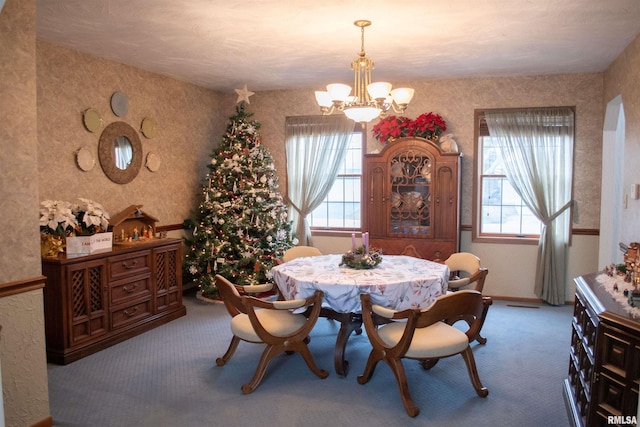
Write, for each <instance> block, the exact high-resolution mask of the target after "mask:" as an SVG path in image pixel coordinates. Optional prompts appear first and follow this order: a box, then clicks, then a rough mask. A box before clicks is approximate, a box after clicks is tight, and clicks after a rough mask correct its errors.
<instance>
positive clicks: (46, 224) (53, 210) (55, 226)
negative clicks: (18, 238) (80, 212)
mask: <svg viewBox="0 0 640 427" xmlns="http://www.w3.org/2000/svg"><path fill="white" fill-rule="evenodd" d="M77 226H78V220H77V219H76V216H75V214H74V213H73V211H72V209H71V203H69V202H64V201H60V200H45V201H44V202H42V203H40V231H41V232H43V233H45V234H56V235H59V236H66V235H67V234H69V233H73V232H74V231H75V229H76V227H77Z"/></svg>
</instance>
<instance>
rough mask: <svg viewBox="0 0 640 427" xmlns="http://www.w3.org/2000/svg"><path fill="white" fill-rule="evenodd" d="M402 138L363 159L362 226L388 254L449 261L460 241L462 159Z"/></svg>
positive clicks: (430, 144) (420, 141)
mask: <svg viewBox="0 0 640 427" xmlns="http://www.w3.org/2000/svg"><path fill="white" fill-rule="evenodd" d="M461 156H462V154H461V153H445V152H442V151H441V150H440V148H439V147H438V146H437V145H436V144H435V143H433V142H431V141H428V140H426V139H423V138H400V139H398V140H396V141H394V142H392V143H389V144H387V145H386V146H385V147H384V149H383V150H382V151H381V152H380V153H377V154H366V155H365V159H364V190H363V191H364V198H363V199H364V211H365V221H364V222H365V225H364V228H363V230H364V231H368V232H369V240H370V244H371V245H372V246H374V247H378V248H381V249H382V250H383V252H384V253H386V254H393V255H398V254H406V255H411V256H417V257H420V258H424V259H430V260H445V259H446V258H448V257H449V255H451V254H452V253H454V252H458V249H459V240H460V199H459V197H460V196H459V195H460V158H461Z"/></svg>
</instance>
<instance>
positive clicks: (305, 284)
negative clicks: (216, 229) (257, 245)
mask: <svg viewBox="0 0 640 427" xmlns="http://www.w3.org/2000/svg"><path fill="white" fill-rule="evenodd" d="M341 258H342V255H322V256H315V257H305V258H296V259H294V260H292V261H289V262H286V263H284V264H281V265H278V266H276V267H274V268H273V269H272V270H271V273H272V274H273V278H274V280H275V282H276V284H277V285H278V288H279V289H280V292H282V294H283V296H284V297H285V298H286V299H296V298H306V297H309V296H311V295H312V294H313V292H314V291H315V290H316V289H320V290H322V291H323V292H324V301H323V306H324V307H328V308H331V309H332V310H335V311H337V312H340V313H360V312H361V311H362V309H361V306H360V294H363V293H368V294H370V295H371V300H372V302H373V303H374V304H379V305H382V306H384V307H388V308H393V309H396V310H404V309H407V308H421V309H422V308H426V307H428V306H429V305H431V304H432V303H433V301H434V300H435V299H436V298H437V297H439V296H440V295H443V294H445V293H446V291H447V281H448V278H449V267H447V266H446V265H445V264H440V263H436V262H432V261H427V260H424V259H419V258H413V257H408V256H403V255H384V256H383V259H382V262H381V263H380V264H379V265H378V266H377V267H375V268H373V269H371V270H356V269H352V268H349V267H340V266H339V264H340V260H341Z"/></svg>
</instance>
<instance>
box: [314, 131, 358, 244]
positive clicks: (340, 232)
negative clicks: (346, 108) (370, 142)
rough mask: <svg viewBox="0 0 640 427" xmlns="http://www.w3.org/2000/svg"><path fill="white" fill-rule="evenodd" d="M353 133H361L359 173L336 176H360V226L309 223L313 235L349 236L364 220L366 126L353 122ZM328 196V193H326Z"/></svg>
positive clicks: (356, 230)
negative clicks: (324, 225) (319, 225)
mask: <svg viewBox="0 0 640 427" xmlns="http://www.w3.org/2000/svg"><path fill="white" fill-rule="evenodd" d="M353 133H354V134H356V133H359V134H360V135H361V138H360V142H361V144H362V147H361V149H362V156H361V158H360V174H359V175H358V174H338V176H337V177H336V179H337V178H338V177H358V176H359V177H360V227H314V226H312V225H310V229H311V233H312V234H313V235H314V236H333V237H343V236H351V233H353V232H360V231H361V230H362V223H363V221H364V214H363V194H364V193H363V192H364V184H363V181H364V154H365V153H366V147H367V141H366V134H367V133H366V128H365V126H363V125H362V124H361V123H355V126H354V128H353ZM327 197H328V195H327ZM325 200H326V198H325ZM323 202H324V201H323Z"/></svg>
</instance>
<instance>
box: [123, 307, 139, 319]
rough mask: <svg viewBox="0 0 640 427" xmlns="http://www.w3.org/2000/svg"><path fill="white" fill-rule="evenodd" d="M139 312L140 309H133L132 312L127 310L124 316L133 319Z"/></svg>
mask: <svg viewBox="0 0 640 427" xmlns="http://www.w3.org/2000/svg"><path fill="white" fill-rule="evenodd" d="M137 311H138V307H133V308H132V309H131V310H125V311H124V314H125V315H127V316H129V317H131V316H133V315H134V314H136V312H137Z"/></svg>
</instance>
